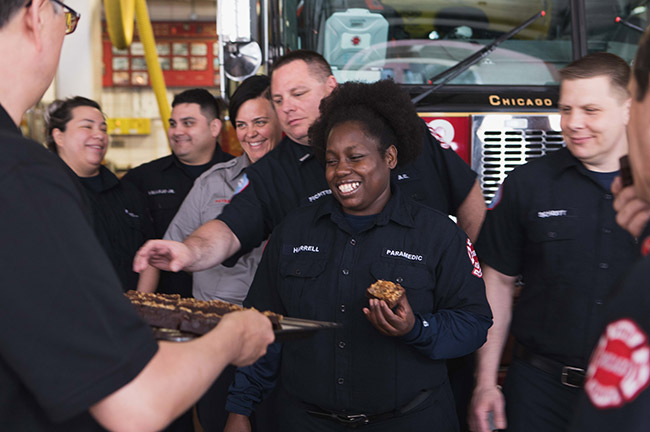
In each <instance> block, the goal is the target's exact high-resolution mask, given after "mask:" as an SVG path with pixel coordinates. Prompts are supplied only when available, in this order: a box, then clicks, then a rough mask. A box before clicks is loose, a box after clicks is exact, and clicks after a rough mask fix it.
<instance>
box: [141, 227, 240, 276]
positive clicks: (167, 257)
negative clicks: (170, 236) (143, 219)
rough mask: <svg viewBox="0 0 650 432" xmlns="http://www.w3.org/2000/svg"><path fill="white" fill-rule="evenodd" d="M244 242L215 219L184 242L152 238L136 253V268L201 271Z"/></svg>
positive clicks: (227, 256)
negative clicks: (150, 267) (150, 266)
mask: <svg viewBox="0 0 650 432" xmlns="http://www.w3.org/2000/svg"><path fill="white" fill-rule="evenodd" d="M240 247H241V243H240V242H239V239H238V238H237V236H235V234H234V233H233V232H232V231H231V230H230V228H229V227H228V225H226V224H225V223H223V222H222V221H220V220H217V219H215V220H211V221H208V222H206V223H204V224H203V225H201V226H200V227H199V228H198V229H197V230H196V231H194V232H193V233H192V234H191V235H190V236H189V237H187V238H186V239H185V240H184V241H183V242H182V243H181V242H175V241H171V240H150V241H148V242H147V243H145V244H144V246H142V247H141V248H140V250H139V251H138V253H137V254H136V255H135V260H134V261H133V271H136V272H141V271H143V270H144V269H146V268H147V266H148V265H152V266H154V267H156V268H158V269H160V270H167V271H173V272H177V271H180V270H186V271H191V272H194V271H200V270H206V269H208V268H210V267H214V266H216V265H218V264H221V263H222V262H223V261H224V260H226V259H227V258H229V257H230V256H231V255H233V254H234V253H235V252H237V251H238V250H239V248H240Z"/></svg>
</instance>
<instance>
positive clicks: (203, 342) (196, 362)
mask: <svg viewBox="0 0 650 432" xmlns="http://www.w3.org/2000/svg"><path fill="white" fill-rule="evenodd" d="M273 338H274V336H273V331H272V329H271V322H270V320H269V319H268V318H266V317H265V316H264V315H262V314H260V313H259V312H256V311H251V310H249V311H244V312H233V313H230V314H227V315H226V316H224V318H223V319H222V320H221V322H220V323H219V325H218V326H217V327H216V328H215V329H214V330H212V331H211V332H209V333H208V334H206V335H205V336H203V337H201V338H199V339H196V340H194V341H191V342H186V343H182V344H178V343H171V342H161V343H160V344H159V350H158V352H157V353H156V355H155V356H154V357H153V358H152V360H151V361H150V362H149V363H148V364H147V366H146V367H145V368H144V369H143V370H142V371H141V372H140V374H138V376H137V377H136V378H135V379H133V380H132V381H131V382H129V383H128V384H127V385H125V386H124V387H122V388H120V389H119V390H117V391H116V392H114V393H112V394H111V395H109V396H107V397H106V398H104V399H102V400H101V401H99V402H98V403H96V404H95V405H93V406H92V407H90V413H91V414H92V416H93V417H94V418H95V419H96V420H97V421H98V422H99V423H100V424H101V425H102V426H103V427H105V428H107V429H109V430H119V431H130V430H132V431H148V430H160V429H162V428H163V427H165V425H167V424H168V423H170V422H171V421H172V420H173V419H174V418H176V417H177V416H178V415H180V414H181V413H183V412H185V411H186V410H187V409H188V408H189V407H191V406H192V404H193V403H195V402H196V401H197V400H198V399H199V397H200V396H201V395H202V394H203V393H204V392H205V391H206V390H207V389H208V388H209V387H210V385H211V384H212V382H213V381H214V380H215V378H216V377H217V376H219V374H220V373H221V372H222V371H223V369H224V368H225V367H226V366H227V365H228V364H234V365H236V366H245V365H250V364H251V363H253V362H254V361H255V360H257V359H258V358H259V357H260V356H262V355H264V353H265V352H266V348H267V346H268V344H269V343H271V342H272V341H273Z"/></svg>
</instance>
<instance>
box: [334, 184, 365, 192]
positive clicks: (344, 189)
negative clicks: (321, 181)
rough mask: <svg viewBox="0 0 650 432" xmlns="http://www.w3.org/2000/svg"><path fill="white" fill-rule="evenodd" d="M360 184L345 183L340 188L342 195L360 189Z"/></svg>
mask: <svg viewBox="0 0 650 432" xmlns="http://www.w3.org/2000/svg"><path fill="white" fill-rule="evenodd" d="M359 185H360V183H359V182H352V183H343V184H340V185H339V186H338V188H339V191H341V193H344V194H346V193H350V192H352V191H354V190H356V189H357V188H358V187H359Z"/></svg>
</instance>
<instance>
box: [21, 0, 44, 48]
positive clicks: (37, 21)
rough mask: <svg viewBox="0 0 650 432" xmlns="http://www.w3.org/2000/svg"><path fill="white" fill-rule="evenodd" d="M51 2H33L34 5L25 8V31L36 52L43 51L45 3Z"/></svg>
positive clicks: (42, 0)
mask: <svg viewBox="0 0 650 432" xmlns="http://www.w3.org/2000/svg"><path fill="white" fill-rule="evenodd" d="M45 1H49V0H32V4H31V5H30V6H29V7H26V8H25V14H24V16H23V23H24V30H25V32H27V36H28V38H29V39H30V40H31V41H32V42H33V43H34V45H35V47H36V50H37V51H41V50H42V49H43V39H42V38H43V16H42V15H43V2H45Z"/></svg>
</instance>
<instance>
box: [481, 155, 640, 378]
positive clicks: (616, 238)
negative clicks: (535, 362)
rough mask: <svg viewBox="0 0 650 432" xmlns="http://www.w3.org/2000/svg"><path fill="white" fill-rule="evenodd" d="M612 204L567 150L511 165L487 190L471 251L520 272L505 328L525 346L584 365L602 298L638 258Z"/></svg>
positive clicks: (512, 273)
mask: <svg viewBox="0 0 650 432" xmlns="http://www.w3.org/2000/svg"><path fill="white" fill-rule="evenodd" d="M612 202H613V197H612V195H611V193H610V192H609V191H608V190H606V189H605V188H604V187H603V186H602V185H601V184H599V183H598V182H597V181H596V180H595V179H594V177H593V176H592V175H591V173H590V172H589V171H587V170H586V169H585V167H584V166H583V165H582V164H581V163H580V161H578V159H576V158H574V157H573V156H572V155H571V153H570V152H569V151H568V150H567V149H560V150H558V151H556V152H554V153H552V154H549V155H547V156H544V157H541V158H539V159H535V160H533V161H531V162H528V163H527V164H526V165H523V166H521V167H518V168H516V169H514V170H513V171H512V172H511V173H510V175H509V176H508V178H506V180H505V181H504V182H503V185H502V187H501V188H500V190H499V192H498V193H497V195H496V196H495V203H493V205H491V206H490V207H492V208H491V209H490V210H488V212H487V216H486V219H485V223H484V225H483V228H482V229H481V233H480V235H479V239H478V242H477V252H478V256H479V258H480V259H481V261H482V262H484V263H485V264H487V265H489V266H491V267H493V268H494V269H496V270H497V271H499V272H501V273H503V274H505V275H509V276H516V275H519V274H521V275H522V276H523V281H524V287H523V289H522V291H521V295H520V297H519V300H518V302H517V304H516V305H515V308H514V311H513V318H512V323H511V326H510V327H511V329H512V333H513V334H514V336H515V338H516V340H517V341H518V342H519V343H521V344H522V345H524V346H525V347H527V348H528V349H529V350H531V351H533V352H536V353H538V354H542V355H546V356H548V357H551V358H554V359H556V360H558V361H560V362H562V363H564V364H568V365H572V366H576V367H585V366H586V362H587V360H588V356H589V353H590V352H591V348H592V347H593V344H594V343H595V342H596V339H597V337H598V331H599V324H600V319H601V318H602V310H603V305H604V303H605V301H606V298H607V296H608V294H610V293H611V292H612V290H613V289H614V288H615V287H616V284H617V282H618V280H619V278H620V277H621V276H622V275H623V273H624V271H625V270H627V269H629V267H630V265H631V263H633V262H634V261H635V259H636V257H637V256H638V253H637V246H636V244H635V241H634V238H632V236H631V235H630V234H628V233H627V232H626V231H624V230H623V229H622V228H620V227H619V226H618V225H617V224H616V221H615V216H616V215H615V212H614V209H613V208H612Z"/></svg>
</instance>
